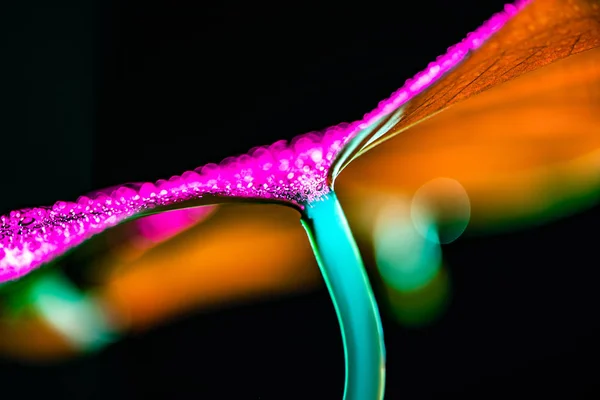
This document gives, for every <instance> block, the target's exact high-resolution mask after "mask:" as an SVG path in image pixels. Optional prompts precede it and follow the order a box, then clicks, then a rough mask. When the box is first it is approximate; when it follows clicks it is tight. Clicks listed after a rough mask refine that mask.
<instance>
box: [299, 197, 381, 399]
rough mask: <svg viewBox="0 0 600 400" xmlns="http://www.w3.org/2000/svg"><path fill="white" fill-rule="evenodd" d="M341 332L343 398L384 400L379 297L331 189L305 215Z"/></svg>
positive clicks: (303, 219)
mask: <svg viewBox="0 0 600 400" xmlns="http://www.w3.org/2000/svg"><path fill="white" fill-rule="evenodd" d="M302 225H303V226H304V229H306V232H307V234H308V238H309V239H310V243H311V245H312V247H313V250H314V253H315V256H316V258H317V262H318V263H319V267H320V268H321V273H322V274H323V278H324V279H325V283H326V284H327V288H328V289H329V294H330V295H331V299H332V301H333V304H334V306H335V310H336V313H337V316H338V321H339V323H340V328H341V331H342V339H343V342H344V355H345V361H346V383H345V386H344V400H381V399H383V392H384V386H385V347H384V343H383V330H382V328H381V320H380V318H379V311H378V308H377V303H376V302H375V297H374V296H373V292H372V290H371V286H370V284H369V279H368V277H367V274H366V273H365V269H364V265H363V262H362V259H361V257H360V254H359V252H358V248H357V246H356V242H355V241H354V237H353V236H352V232H351V231H350V227H349V226H348V222H347V221H346V217H345V215H344V212H343V210H342V208H341V206H340V203H339V202H338V199H337V196H336V195H335V193H334V192H333V191H332V192H330V193H329V194H328V195H326V196H324V197H323V198H322V199H321V200H317V201H315V202H314V203H311V204H308V205H306V207H305V210H304V213H303V216H302Z"/></svg>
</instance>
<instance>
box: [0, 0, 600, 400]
mask: <svg viewBox="0 0 600 400" xmlns="http://www.w3.org/2000/svg"><path fill="white" fill-rule="evenodd" d="M402 4H403V5H401V3H400V2H398V3H397V4H393V5H392V4H390V3H388V2H382V1H369V2H357V3H356V4H354V3H352V2H348V3H346V4H333V3H328V4H319V3H307V2H279V3H274V4H256V3H253V2H242V1H240V2H234V1H229V2H212V3H211V2H199V1H195V2H192V1H189V2H185V1H161V2H148V1H133V0H129V1H112V2H111V1H98V2H96V3H90V2H84V1H79V2H71V3H68V2H66V1H64V0H56V1H53V2H42V1H40V2H37V3H35V2H31V1H29V2H27V1H23V2H19V3H15V4H12V5H10V6H8V5H3V6H2V12H1V13H0V14H2V17H0V19H1V22H2V23H1V24H0V26H2V28H0V29H1V30H0V32H2V38H1V46H2V47H1V48H2V53H1V54H2V74H1V76H0V84H1V85H2V86H1V87H2V89H1V94H0V99H1V102H2V103H1V105H2V109H1V111H0V115H1V116H2V118H1V120H0V129H1V131H0V135H1V137H2V140H1V142H0V151H1V153H2V157H0V171H2V185H1V186H0V190H1V194H2V196H1V197H0V209H1V211H2V212H6V211H8V210H10V209H13V208H20V207H24V206H30V205H36V204H48V203H52V202H53V201H55V200H57V199H73V198H75V197H76V196H78V195H79V194H81V193H84V192H86V191H88V190H91V189H95V188H100V187H105V186H110V185H113V184H117V183H122V182H128V181H144V180H156V179H158V178H168V177H169V176H171V175H174V174H180V173H181V172H183V171H185V170H189V169H193V168H195V167H197V166H199V165H202V164H205V163H207V162H218V161H219V160H221V159H222V158H224V157H226V156H229V155H235V154H238V153H242V152H245V151H246V150H247V149H249V148H250V147H252V146H255V145H260V144H268V143H270V142H273V141H275V140H278V139H282V138H292V137H293V136H295V135H296V134H300V133H304V132H307V131H311V130H317V129H322V128H325V127H327V126H329V125H332V124H336V123H338V122H341V121H351V120H355V119H357V118H360V117H361V116H362V114H363V113H365V112H367V111H369V110H371V109H372V108H373V107H374V106H375V105H376V104H377V102H378V101H379V100H381V99H383V98H385V97H387V96H388V95H389V94H390V93H391V92H392V91H394V90H395V89H397V88H398V87H400V86H402V84H403V83H404V80H405V79H407V78H409V77H411V76H412V75H414V74H415V73H416V72H418V71H420V70H421V69H423V68H424V67H425V66H426V65H427V63H428V62H430V61H432V60H434V59H435V57H436V56H437V55H439V54H442V53H443V52H444V51H445V49H446V48H447V47H449V46H450V45H452V44H454V43H456V42H458V41H459V40H460V39H462V37H464V36H465V35H466V34H467V33H468V32H469V31H471V30H473V29H475V28H476V27H477V26H478V25H479V24H480V23H481V22H483V21H484V20H485V19H487V18H488V17H489V16H490V15H491V14H492V13H494V12H496V11H499V10H501V9H502V6H503V1H496V0H494V1H491V0H490V1H486V2H474V1H472V2H469V1H465V0H457V1H454V2H447V1H443V0H439V1H427V2H425V1H422V2H411V3H408V2H407V3H402ZM599 223H600V215H599V210H598V208H595V209H592V210H589V211H586V212H582V213H580V214H578V215H576V216H573V217H569V218H567V219H563V220H561V221H558V222H554V223H551V224H548V225H546V226H543V227H538V228H530V229H527V230H523V231H519V232H513V233H510V234H502V235H494V236H488V237H478V238H477V237H471V238H469V237H465V238H461V239H460V240H458V241H457V242H455V243H454V244H452V245H449V246H446V247H445V248H444V257H445V260H446V263H447V265H448V266H449V268H450V274H451V277H452V281H453V293H454V294H453V298H452V303H451V305H450V308H449V310H448V312H447V313H446V315H445V316H444V317H443V318H442V320H441V321H440V322H438V323H437V324H436V325H434V326H432V327H430V328H423V329H408V328H404V327H401V326H399V325H397V324H396V323H394V322H393V321H392V320H391V319H390V318H388V316H387V315H385V314H384V316H383V318H384V329H385V332H386V340H387V347H388V361H389V362H388V385H387V388H388V389H387V396H386V399H428V398H435V399H437V398H458V397H460V398H482V399H488V398H507V397H508V398H531V397H534V396H535V398H545V397H548V396H557V395H558V396H560V398H587V397H586V396H589V397H590V398H597V396H598V394H600V388H599V387H598V377H597V376H598V372H599V369H598V367H597V360H598V356H600V351H599V350H600V349H599V346H598V339H597V335H598V333H599V326H598V325H599V322H598V318H597V307H596V306H597V305H598V303H599V302H598V297H597V293H596V291H597V288H598V283H597V282H598V278H599V274H598V271H597V265H598V262H597V260H598V255H597V250H596V249H597V244H596V242H597V240H596V238H595V234H594V233H593V232H594V231H593V229H594V227H596V226H598V224H599ZM0 340H1V338H0ZM342 387H343V355H342V347H341V340H340V338H339V331H338V326H337V321H336V318H335V315H334V311H333V307H332V306H331V304H330V301H329V298H328V295H327V293H326V292H325V290H324V288H323V289H321V290H318V291H315V292H313V293H311V294H306V295H301V296H295V297H286V298H274V299H272V300H271V301H264V302H261V303H259V304H256V303H255V304H248V305H245V306H238V307H232V308H230V309H225V310H219V311H214V312H197V313H196V314H193V315H188V316H187V317H185V318H182V319H180V320H179V321H177V322H173V323H170V324H168V325H165V326H160V327H156V328H155V329H153V330H151V331H149V332H147V333H144V334H141V335H137V336H133V337H129V338H126V339H124V340H122V341H120V342H118V343H116V344H114V345H112V346H110V347H109V348H108V349H106V350H104V351H103V352H101V353H99V354H97V355H91V356H88V357H85V358H83V359H80V360H76V361H73V362H69V363H66V364H62V365H57V366H32V365H26V364H21V363H18V362H15V361H11V360H4V361H1V362H0V391H1V392H0V393H1V394H0V396H1V397H3V398H4V397H6V398H9V396H11V397H14V398H16V397H19V398H38V397H39V396H45V397H46V398H63V399H65V398H66V399H70V398H74V399H104V398H129V399H132V398H165V399H166V398H169V399H170V398H197V399H240V400H241V399H244V400H245V399H252V400H254V399H261V400H266V399H278V400H279V399H292V398H299V399H321V398H322V399H337V398H341V394H342ZM594 393H595V396H594Z"/></svg>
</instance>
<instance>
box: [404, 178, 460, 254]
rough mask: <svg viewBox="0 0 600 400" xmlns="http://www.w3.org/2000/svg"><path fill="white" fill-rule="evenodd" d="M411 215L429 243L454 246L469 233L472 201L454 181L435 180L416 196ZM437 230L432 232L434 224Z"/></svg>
mask: <svg viewBox="0 0 600 400" xmlns="http://www.w3.org/2000/svg"><path fill="white" fill-rule="evenodd" d="M410 213H411V217H412V222H413V224H414V226H415V229H416V230H417V232H419V233H420V234H421V235H422V236H423V237H424V238H426V239H427V240H429V241H435V242H439V243H442V244H446V243H451V242H453V241H455V240H456V239H458V238H459V237H460V235H462V233H463V232H464V231H465V229H466V228H467V225H468V224H469V219H470V217H471V202H470V201H469V195H468V194H467V191H466V190H465V188H464V187H463V186H462V185H461V184H460V183H459V182H458V181H456V180H454V179H450V178H435V179H432V180H430V181H429V182H427V183H425V184H424V185H423V186H421V187H420V188H419V189H418V190H417V191H416V192H415V194H414V195H413V198H412V202H411V207H410ZM432 220H433V221H434V222H435V225H436V226H437V229H435V230H432V228H431V226H432V222H431V221H432Z"/></svg>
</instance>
